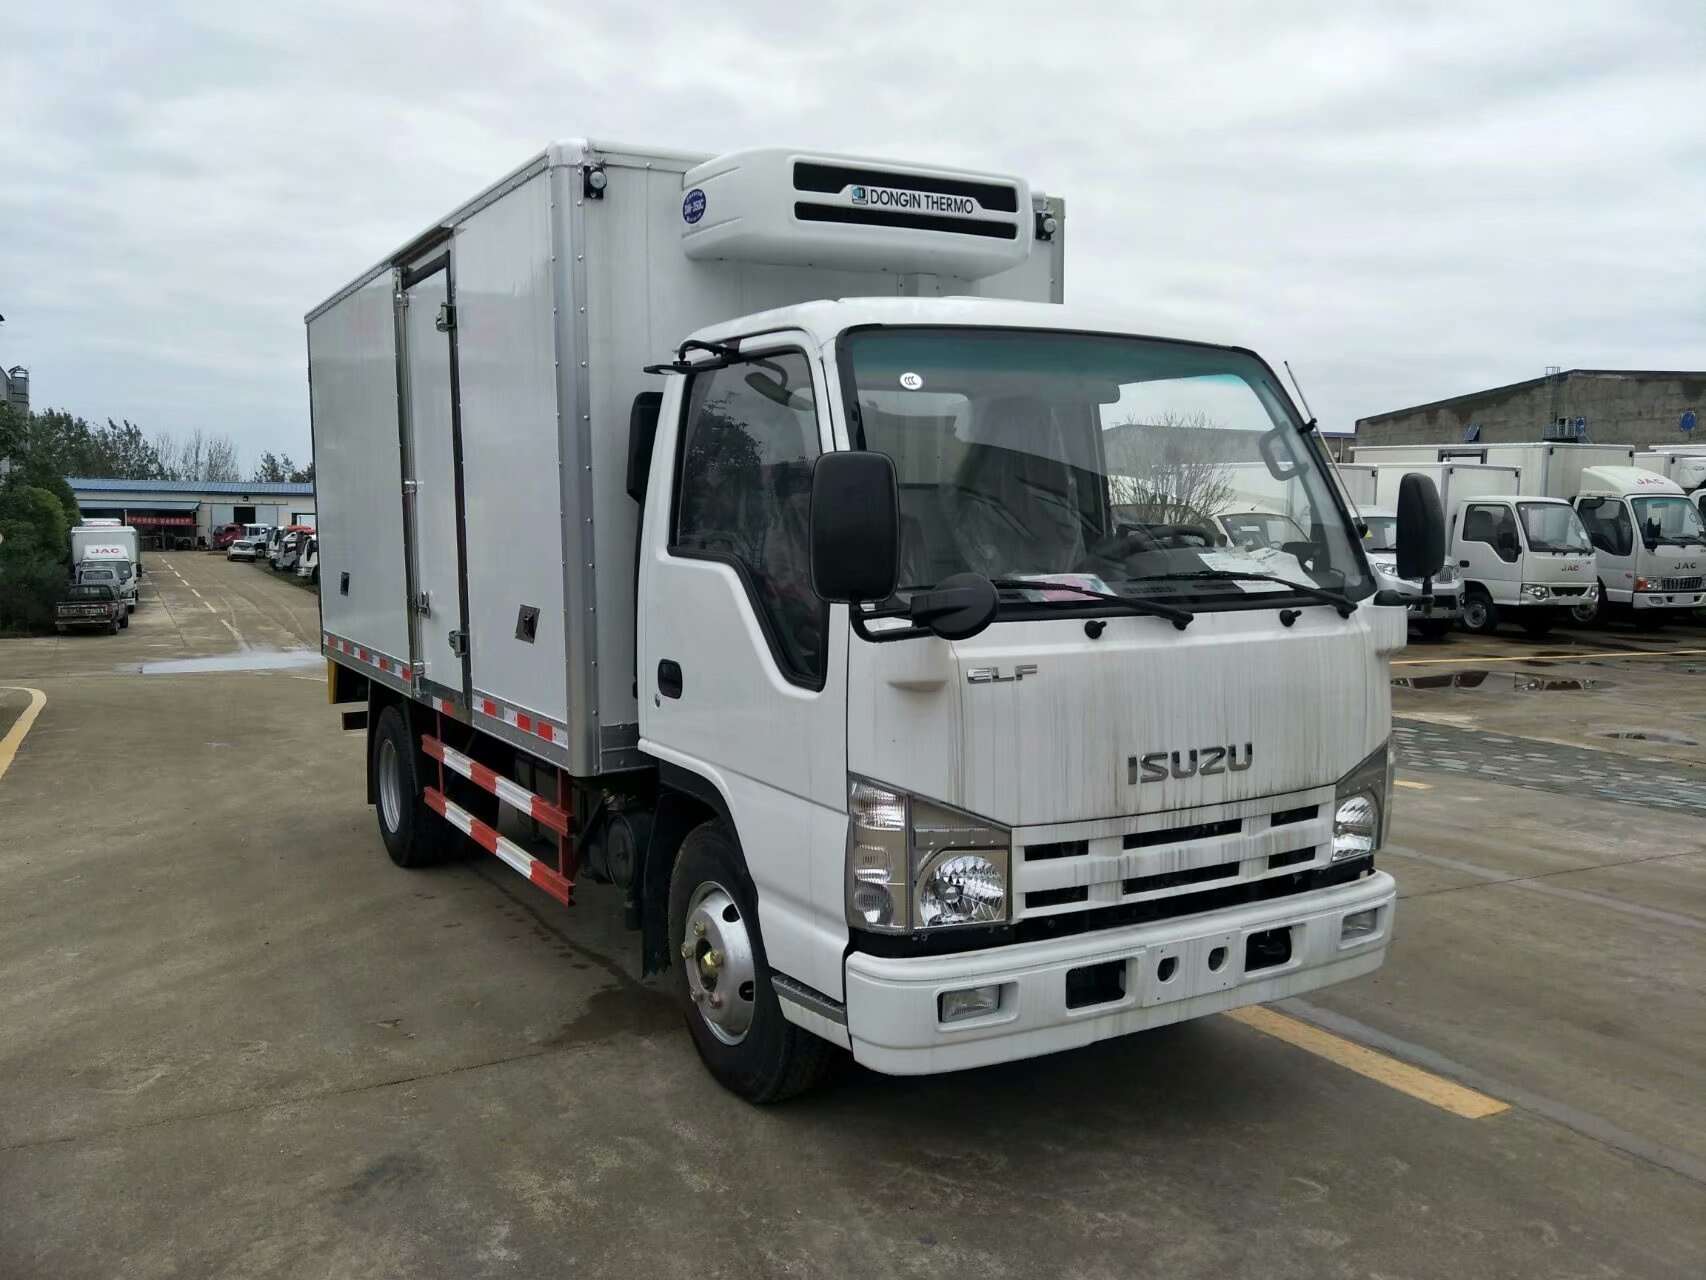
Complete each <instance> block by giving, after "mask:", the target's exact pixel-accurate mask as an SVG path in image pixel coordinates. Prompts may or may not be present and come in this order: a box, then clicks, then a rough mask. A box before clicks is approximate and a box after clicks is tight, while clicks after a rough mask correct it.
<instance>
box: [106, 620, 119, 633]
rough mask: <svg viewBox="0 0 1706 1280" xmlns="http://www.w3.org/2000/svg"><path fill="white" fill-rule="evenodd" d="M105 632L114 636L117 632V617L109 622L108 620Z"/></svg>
mask: <svg viewBox="0 0 1706 1280" xmlns="http://www.w3.org/2000/svg"><path fill="white" fill-rule="evenodd" d="M107 634H108V635H110V636H116V635H117V634H118V619H117V618H114V619H113V620H112V621H111V622H109V623H108V624H107Z"/></svg>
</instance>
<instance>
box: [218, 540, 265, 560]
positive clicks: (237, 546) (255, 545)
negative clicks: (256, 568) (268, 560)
mask: <svg viewBox="0 0 1706 1280" xmlns="http://www.w3.org/2000/svg"><path fill="white" fill-rule="evenodd" d="M266 545H267V539H266V535H265V534H259V535H257V536H255V537H252V538H238V539H237V541H235V542H233V543H232V544H231V545H230V546H228V547H226V548H225V558H226V559H227V560H248V561H250V562H253V561H254V560H255V558H256V557H257V556H260V555H262V554H263V552H264V548H265V547H266Z"/></svg>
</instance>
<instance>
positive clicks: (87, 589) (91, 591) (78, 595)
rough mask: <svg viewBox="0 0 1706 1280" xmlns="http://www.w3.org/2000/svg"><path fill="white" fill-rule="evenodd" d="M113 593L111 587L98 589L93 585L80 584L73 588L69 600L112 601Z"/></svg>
mask: <svg viewBox="0 0 1706 1280" xmlns="http://www.w3.org/2000/svg"><path fill="white" fill-rule="evenodd" d="M112 593H113V589H112V588H111V587H98V586H95V585H93V584H85V583H79V584H78V585H77V586H75V587H72V588H71V590H70V592H69V598H70V599H72V600H110V599H112Z"/></svg>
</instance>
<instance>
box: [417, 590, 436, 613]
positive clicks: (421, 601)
mask: <svg viewBox="0 0 1706 1280" xmlns="http://www.w3.org/2000/svg"><path fill="white" fill-rule="evenodd" d="M415 612H416V613H418V614H420V615H421V617H423V618H430V617H432V592H430V591H423V592H421V593H420V594H419V595H418V596H416V597H415Z"/></svg>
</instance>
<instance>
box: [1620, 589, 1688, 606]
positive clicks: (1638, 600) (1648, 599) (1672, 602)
mask: <svg viewBox="0 0 1706 1280" xmlns="http://www.w3.org/2000/svg"><path fill="white" fill-rule="evenodd" d="M1632 603H1633V604H1634V606H1635V608H1637V609H1699V608H1703V607H1706V591H1637V592H1635V593H1634V599H1633V601H1632Z"/></svg>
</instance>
